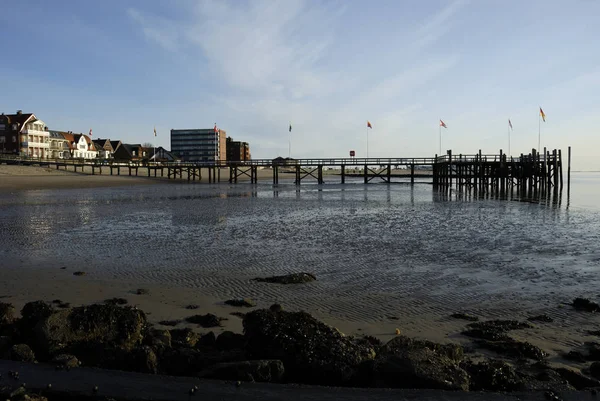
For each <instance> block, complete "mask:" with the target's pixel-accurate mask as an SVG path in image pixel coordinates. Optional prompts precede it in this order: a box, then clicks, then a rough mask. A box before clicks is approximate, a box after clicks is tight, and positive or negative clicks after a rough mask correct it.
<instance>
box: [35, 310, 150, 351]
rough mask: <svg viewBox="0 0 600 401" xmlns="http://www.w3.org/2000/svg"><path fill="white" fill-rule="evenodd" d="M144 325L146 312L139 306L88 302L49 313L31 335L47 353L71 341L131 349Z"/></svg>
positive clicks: (138, 339) (143, 329)
mask: <svg viewBox="0 0 600 401" xmlns="http://www.w3.org/2000/svg"><path fill="white" fill-rule="evenodd" d="M145 329H146V315H145V314H144V312H142V311H141V310H138V309H133V308H130V307H118V306H114V305H90V306H81V307H77V308H73V309H67V310H61V311H58V312H55V313H53V314H52V315H50V316H48V317H47V318H46V319H44V320H43V321H42V322H40V324H39V325H38V326H37V327H36V328H35V336H36V345H38V346H39V347H41V348H42V349H43V350H45V351H47V352H49V353H50V354H54V353H57V352H61V351H62V350H63V349H65V348H68V346H69V345H70V344H74V343H77V345H78V346H81V347H82V348H86V344H91V343H94V344H96V343H98V344H102V345H103V346H105V347H107V348H110V347H114V348H121V349H124V350H131V349H132V348H134V347H135V346H136V345H137V344H140V343H141V341H142V339H143V334H144V331H145ZM76 355H77V354H76Z"/></svg>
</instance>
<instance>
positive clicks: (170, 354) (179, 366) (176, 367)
mask: <svg viewBox="0 0 600 401" xmlns="http://www.w3.org/2000/svg"><path fill="white" fill-rule="evenodd" d="M247 359H248V355H247V354H246V353H245V352H244V351H243V350H233V351H228V352H221V351H217V350H210V349H203V350H198V349H192V348H171V349H167V350H165V352H164V353H163V354H162V355H161V357H160V361H159V362H160V363H159V369H160V372H161V373H163V374H168V375H173V376H196V375H197V374H198V372H201V371H204V370H205V369H207V368H209V367H210V366H214V365H216V364H218V363H224V362H237V361H245V360H247Z"/></svg>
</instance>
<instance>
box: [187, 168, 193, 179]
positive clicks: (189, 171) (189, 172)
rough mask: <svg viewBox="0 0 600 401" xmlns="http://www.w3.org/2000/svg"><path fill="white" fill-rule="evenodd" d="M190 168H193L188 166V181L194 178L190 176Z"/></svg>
mask: <svg viewBox="0 0 600 401" xmlns="http://www.w3.org/2000/svg"><path fill="white" fill-rule="evenodd" d="M190 170H191V168H190V167H188V168H187V181H188V182H190V179H191V178H192V177H190Z"/></svg>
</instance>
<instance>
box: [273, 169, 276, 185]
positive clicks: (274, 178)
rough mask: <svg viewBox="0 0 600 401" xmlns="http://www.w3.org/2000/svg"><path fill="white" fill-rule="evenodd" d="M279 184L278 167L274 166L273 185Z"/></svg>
mask: <svg viewBox="0 0 600 401" xmlns="http://www.w3.org/2000/svg"><path fill="white" fill-rule="evenodd" d="M275 184H277V166H276V165H273V185H275Z"/></svg>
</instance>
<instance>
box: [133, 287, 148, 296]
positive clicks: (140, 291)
mask: <svg viewBox="0 0 600 401" xmlns="http://www.w3.org/2000/svg"><path fill="white" fill-rule="evenodd" d="M135 293H136V294H137V295H148V294H150V290H148V289H146V288H138V289H137V290H135Z"/></svg>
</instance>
